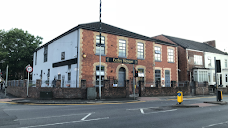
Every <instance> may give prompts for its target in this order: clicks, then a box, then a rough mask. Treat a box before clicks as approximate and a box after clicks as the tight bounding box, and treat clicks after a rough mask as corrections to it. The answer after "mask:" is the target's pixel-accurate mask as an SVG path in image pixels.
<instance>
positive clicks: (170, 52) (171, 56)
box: [168, 49, 174, 63]
mask: <svg viewBox="0 0 228 128" xmlns="http://www.w3.org/2000/svg"><path fill="white" fill-rule="evenodd" d="M168 62H172V63H173V62H174V50H173V49H168Z"/></svg>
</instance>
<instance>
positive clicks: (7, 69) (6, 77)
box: [5, 64, 9, 96]
mask: <svg viewBox="0 0 228 128" xmlns="http://www.w3.org/2000/svg"><path fill="white" fill-rule="evenodd" d="M8 68H9V66H8V64H7V66H6V84H5V96H6V88H7V81H8Z"/></svg>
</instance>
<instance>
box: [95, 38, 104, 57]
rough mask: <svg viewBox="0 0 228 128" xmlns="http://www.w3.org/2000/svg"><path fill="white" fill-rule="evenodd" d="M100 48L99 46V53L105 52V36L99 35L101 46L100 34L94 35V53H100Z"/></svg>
mask: <svg viewBox="0 0 228 128" xmlns="http://www.w3.org/2000/svg"><path fill="white" fill-rule="evenodd" d="M100 48H101V54H102V55H104V54H105V37H104V36H101V47H100V36H96V54H100Z"/></svg>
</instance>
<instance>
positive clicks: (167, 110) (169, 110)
mask: <svg viewBox="0 0 228 128" xmlns="http://www.w3.org/2000/svg"><path fill="white" fill-rule="evenodd" d="M176 110H177V109H171V110H166V111H158V112H148V113H142V114H152V113H160V112H171V111H176Z"/></svg>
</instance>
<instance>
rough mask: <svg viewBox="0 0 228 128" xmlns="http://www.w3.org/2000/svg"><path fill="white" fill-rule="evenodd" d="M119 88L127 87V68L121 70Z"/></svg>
mask: <svg viewBox="0 0 228 128" xmlns="http://www.w3.org/2000/svg"><path fill="white" fill-rule="evenodd" d="M118 78H119V80H118V87H125V68H120V69H119V76H118Z"/></svg>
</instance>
